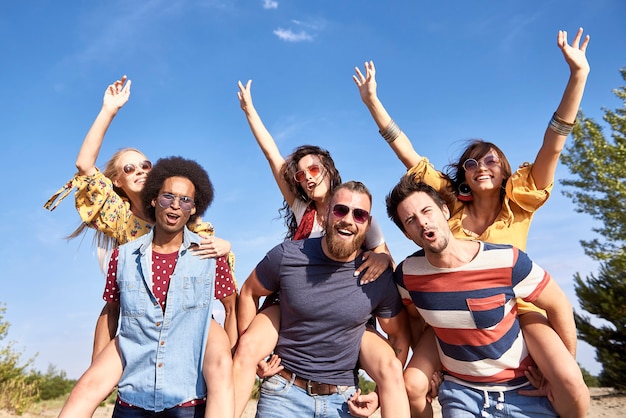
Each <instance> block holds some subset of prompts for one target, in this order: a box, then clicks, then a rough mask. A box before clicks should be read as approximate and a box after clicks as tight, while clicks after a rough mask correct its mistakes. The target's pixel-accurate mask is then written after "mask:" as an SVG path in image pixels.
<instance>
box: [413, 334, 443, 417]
mask: <svg viewBox="0 0 626 418" xmlns="http://www.w3.org/2000/svg"><path fill="white" fill-rule="evenodd" d="M440 369H441V364H440V362H439V353H438V351H437V344H436V341H435V333H434V331H433V329H432V328H431V327H427V328H426V329H425V330H424V331H423V333H422V335H421V337H420V339H419V341H418V342H417V345H416V346H415V348H414V349H413V356H412V357H411V361H409V364H408V366H407V367H406V370H405V371H404V384H405V385H406V391H407V394H408V395H409V403H410V405H411V417H413V418H416V417H428V418H431V417H432V416H433V407H432V405H431V403H430V401H429V400H428V399H427V396H428V393H429V391H430V381H431V378H432V376H433V373H435V371H436V370H440Z"/></svg>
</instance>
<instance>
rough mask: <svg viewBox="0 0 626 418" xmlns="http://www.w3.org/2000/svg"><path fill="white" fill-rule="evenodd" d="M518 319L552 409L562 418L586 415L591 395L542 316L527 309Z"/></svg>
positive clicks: (568, 353)
mask: <svg viewBox="0 0 626 418" xmlns="http://www.w3.org/2000/svg"><path fill="white" fill-rule="evenodd" d="M519 320H520V325H521V327H522V332H523V334H524V340H525V341H526V345H527V346H528V351H529V352H530V355H531V357H532V358H533V360H535V363H536V364H537V366H538V367H539V371H541V373H542V374H543V376H544V377H545V378H546V379H547V380H548V382H549V384H550V388H551V392H552V396H551V397H550V398H551V399H550V400H551V401H552V406H553V407H554V409H555V411H556V412H557V413H558V414H559V415H560V416H561V417H564V418H570V417H572V418H579V417H580V418H583V417H586V416H587V410H588V409H589V403H590V402H591V398H590V395H589V388H587V386H586V385H585V382H584V380H583V376H582V373H581V372H580V367H578V363H576V359H575V358H574V357H573V356H572V354H571V353H570V352H569V351H568V350H567V349H566V348H565V345H564V344H563V341H561V338H560V337H559V335H558V334H557V333H556V332H555V331H554V329H552V327H551V326H550V324H549V323H548V320H547V319H546V317H544V316H543V315H541V314H540V313H537V312H529V313H525V314H523V315H520V316H519Z"/></svg>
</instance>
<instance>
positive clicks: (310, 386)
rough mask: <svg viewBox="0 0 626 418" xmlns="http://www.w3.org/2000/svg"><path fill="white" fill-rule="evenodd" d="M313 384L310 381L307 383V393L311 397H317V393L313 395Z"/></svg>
mask: <svg viewBox="0 0 626 418" xmlns="http://www.w3.org/2000/svg"><path fill="white" fill-rule="evenodd" d="M311 383H312V382H311V381H310V380H307V381H306V393H308V394H309V396H317V393H313V385H312V384H311Z"/></svg>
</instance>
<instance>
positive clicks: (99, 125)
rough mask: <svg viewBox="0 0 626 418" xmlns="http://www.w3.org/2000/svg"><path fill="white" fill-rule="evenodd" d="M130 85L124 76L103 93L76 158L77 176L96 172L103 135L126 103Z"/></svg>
mask: <svg viewBox="0 0 626 418" xmlns="http://www.w3.org/2000/svg"><path fill="white" fill-rule="evenodd" d="M130 84H131V81H130V80H127V79H126V76H122V79H121V80H117V81H115V82H114V83H113V84H111V85H109V87H107V89H106V91H105V92H104V99H103V100H102V108H101V109H100V112H99V113H98V116H96V120H95V121H94V122H93V124H92V125H91V128H89V131H88V132H87V135H86V136H85V139H84V140H83V145H82V146H81V147H80V151H79V152H78V157H77V158H76V168H77V169H78V173H79V174H81V175H87V176H90V175H92V174H94V173H95V172H96V159H97V158H98V154H99V153H100V147H101V146H102V141H103V140H104V135H105V134H106V131H107V129H109V125H111V122H112V121H113V118H114V117H115V115H116V114H117V112H118V110H120V109H121V108H122V106H124V105H125V104H126V102H127V101H128V98H129V97H130Z"/></svg>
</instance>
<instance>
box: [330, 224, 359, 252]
mask: <svg viewBox="0 0 626 418" xmlns="http://www.w3.org/2000/svg"><path fill="white" fill-rule="evenodd" d="M348 226H349V224H347V223H345V222H339V223H337V224H335V225H334V226H333V227H330V228H328V227H327V228H326V234H325V237H324V239H325V240H326V244H327V246H328V252H330V254H331V255H332V256H333V257H334V258H336V259H345V258H348V257H350V256H351V255H352V254H354V253H355V252H356V251H358V250H359V249H360V248H361V246H362V245H363V242H365V231H361V232H358V233H356V234H354V235H353V236H352V240H351V241H346V240H344V239H342V238H341V237H340V236H339V235H340V234H339V232H337V229H341V228H344V229H350V228H348Z"/></svg>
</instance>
